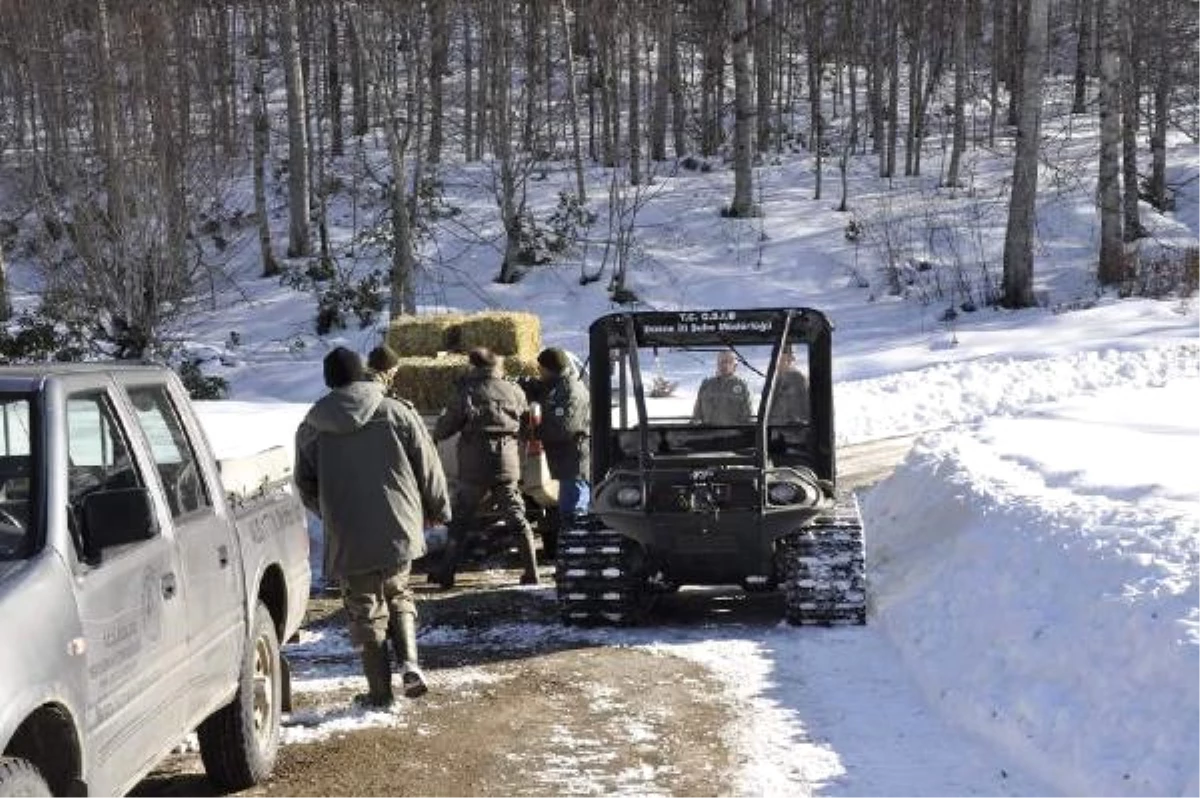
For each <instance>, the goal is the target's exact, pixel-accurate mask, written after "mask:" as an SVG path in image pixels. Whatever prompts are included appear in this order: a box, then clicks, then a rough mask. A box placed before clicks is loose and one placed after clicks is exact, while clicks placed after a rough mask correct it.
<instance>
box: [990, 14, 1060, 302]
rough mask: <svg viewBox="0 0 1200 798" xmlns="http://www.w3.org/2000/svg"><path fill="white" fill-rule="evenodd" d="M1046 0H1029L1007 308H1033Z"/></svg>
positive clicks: (1007, 246)
mask: <svg viewBox="0 0 1200 798" xmlns="http://www.w3.org/2000/svg"><path fill="white" fill-rule="evenodd" d="M1049 5H1050V3H1049V0H1029V22H1028V25H1027V32H1028V35H1027V38H1026V41H1025V59H1024V74H1023V77H1022V83H1023V85H1022V87H1021V109H1020V115H1019V117H1018V120H1017V154H1016V159H1015V161H1014V163H1013V189H1012V197H1011V200H1010V203H1009V208H1008V228H1007V230H1006V232H1005V236H1004V289H1003V290H1004V295H1003V297H1002V298H1001V304H1003V305H1004V306H1005V307H1010V308H1024V307H1031V306H1033V305H1034V304H1035V299H1034V295H1033V234H1034V227H1035V224H1036V221H1037V170H1038V150H1039V148H1040V143H1041V118H1040V117H1041V108H1042V73H1043V71H1044V70H1045V66H1046V42H1047V39H1048V31H1047V28H1048V27H1049Z"/></svg>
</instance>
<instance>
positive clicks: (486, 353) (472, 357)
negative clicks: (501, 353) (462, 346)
mask: <svg viewBox="0 0 1200 798" xmlns="http://www.w3.org/2000/svg"><path fill="white" fill-rule="evenodd" d="M467 360H468V361H469V362H470V363H471V365H472V366H474V367H475V368H477V369H490V368H495V367H496V364H497V363H499V362H500V358H499V357H497V356H496V353H495V352H493V351H492V350H490V349H488V348H487V347H486V346H479V347H476V348H474V349H472V350H471V351H470V352H468V353H467Z"/></svg>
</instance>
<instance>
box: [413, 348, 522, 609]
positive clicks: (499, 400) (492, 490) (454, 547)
mask: <svg viewBox="0 0 1200 798" xmlns="http://www.w3.org/2000/svg"><path fill="white" fill-rule="evenodd" d="M467 360H468V362H469V363H470V364H471V371H470V372H469V373H468V374H467V375H466V376H465V377H463V378H462V379H461V380H460V381H459V383H458V395H457V396H456V397H455V398H454V401H453V402H451V403H450V405H449V406H448V407H447V408H446V411H445V412H444V413H442V415H441V416H439V417H438V420H437V424H436V425H435V426H434V429H433V438H434V440H436V441H443V440H445V439H446V438H449V437H450V436H452V435H454V434H455V433H456V432H457V433H460V434H459V438H458V450H457V453H458V485H457V487H456V488H455V490H454V520H453V521H452V522H451V523H450V528H449V540H448V541H447V543H446V550H445V552H444V553H443V554H442V562H441V565H440V567H439V568H438V569H437V570H436V571H434V572H432V573H431V576H432V578H433V581H435V582H437V583H438V584H440V585H441V586H442V587H444V588H450V587H453V586H454V572H455V571H456V570H457V569H458V564H459V561H460V560H461V559H462V554H463V550H464V549H465V547H466V542H467V538H468V536H469V535H470V533H471V532H472V531H473V526H474V523H475V517H476V514H477V512H478V510H479V505H480V503H481V502H482V501H483V500H484V498H486V497H487V496H488V495H491V497H492V499H493V500H494V502H495V503H496V506H497V508H498V509H499V510H500V515H501V517H502V518H503V519H504V521H505V523H506V524H507V525H508V526H509V527H510V528H511V529H515V530H517V534H518V541H519V542H520V545H521V549H522V553H523V557H524V561H525V563H524V564H525V571H524V573H523V574H521V584H523V585H536V584H537V583H538V572H537V552H536V551H535V549H534V541H533V529H532V528H531V527H530V526H529V521H528V520H526V518H525V502H524V501H523V500H522V498H521V491H520V490H519V489H518V488H517V480H519V479H520V477H521V457H520V452H519V450H518V448H517V446H518V442H517V433H518V432H519V431H520V429H521V417H522V416H523V415H524V414H525V412H526V410H527V409H528V408H527V406H526V402H525V393H524V392H523V391H522V390H521V389H520V388H518V387H517V385H516V384H515V383H512V382H509V381H508V380H505V379H503V378H502V377H501V376H500V375H501V363H502V361H501V359H500V357H499V356H498V355H496V354H494V353H493V352H492V351H491V350H489V349H486V348H483V347H480V348H477V349H472V350H471V351H470V352H469V353H468V354H467Z"/></svg>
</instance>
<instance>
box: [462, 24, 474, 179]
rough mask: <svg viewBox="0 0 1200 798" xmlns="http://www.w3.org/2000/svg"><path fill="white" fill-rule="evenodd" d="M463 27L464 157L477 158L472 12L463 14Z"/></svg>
mask: <svg viewBox="0 0 1200 798" xmlns="http://www.w3.org/2000/svg"><path fill="white" fill-rule="evenodd" d="M462 25H463V157H464V158H465V159H466V160H468V161H471V160H474V158H475V91H474V86H473V83H472V81H473V78H474V75H475V44H474V41H473V38H474V32H473V31H472V29H471V10H470V9H464V10H463V12H462Z"/></svg>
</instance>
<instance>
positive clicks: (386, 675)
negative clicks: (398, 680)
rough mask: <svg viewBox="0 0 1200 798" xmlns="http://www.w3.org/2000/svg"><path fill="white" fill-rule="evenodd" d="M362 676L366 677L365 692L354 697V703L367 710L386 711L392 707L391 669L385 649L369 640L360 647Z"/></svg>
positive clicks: (380, 644)
mask: <svg viewBox="0 0 1200 798" xmlns="http://www.w3.org/2000/svg"><path fill="white" fill-rule="evenodd" d="M361 656H362V666H363V675H364V676H366V677H367V692H365V693H360V694H359V695H356V696H354V703H355V704H356V705H357V706H360V707H366V708H369V709H387V708H388V707H390V706H391V705H392V700H393V696H392V668H391V666H390V665H389V664H388V655H387V649H386V648H384V647H383V644H382V643H377V642H375V641H374V640H371V641H369V642H367V643H365V644H364V645H363V647H362V653H361Z"/></svg>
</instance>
